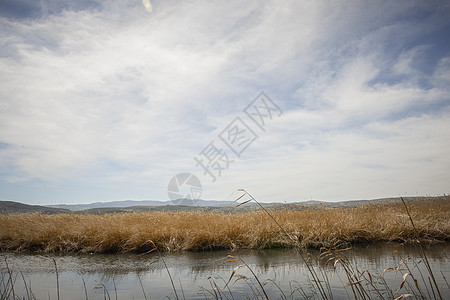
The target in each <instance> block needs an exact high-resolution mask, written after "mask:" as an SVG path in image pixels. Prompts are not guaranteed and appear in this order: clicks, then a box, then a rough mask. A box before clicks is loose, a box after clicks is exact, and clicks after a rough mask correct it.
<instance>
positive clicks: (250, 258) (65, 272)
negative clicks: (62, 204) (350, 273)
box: [0, 243, 450, 299]
mask: <svg viewBox="0 0 450 300" xmlns="http://www.w3.org/2000/svg"><path fill="white" fill-rule="evenodd" d="M396 250H398V253H396ZM449 250H450V244H449V243H447V244H438V245H433V246H429V247H425V251H426V254H427V257H428V260H429V263H430V265H431V267H432V270H433V272H434V274H435V277H436V280H437V283H438V286H439V287H440V289H441V292H442V293H443V297H444V299H450V290H449V289H448V287H447V284H446V283H445V280H444V277H443V275H444V276H445V277H446V278H447V281H449V279H450V251H449ZM230 253H231V252H230V251H213V252H181V253H165V254H162V255H161V257H162V258H163V259H164V262H165V263H166V265H167V269H168V270H169V272H170V274H171V276H172V279H173V282H174V284H175V287H176V291H177V294H178V297H179V298H180V299H183V298H186V299H205V297H206V298H207V299H214V297H213V296H212V295H213V294H214V288H217V287H218V288H219V289H221V290H223V294H222V296H223V299H227V297H228V298H229V299H231V298H232V297H231V294H232V296H233V297H234V299H241V298H244V297H245V296H248V297H249V298H251V299H253V298H256V297H257V296H260V294H262V291H261V289H259V288H258V283H257V282H256V281H255V280H254V277H253V275H252V273H251V272H250V271H249V270H248V268H246V267H241V268H239V269H238V270H237V271H236V274H239V275H242V276H241V277H237V276H236V277H234V278H233V279H232V280H231V281H230V283H229V285H228V288H229V289H228V288H225V289H224V286H225V281H227V280H228V279H229V278H230V275H231V274H232V272H233V269H235V267H236V266H238V265H240V264H242V262H238V261H234V262H229V263H225V264H222V262H223V261H224V260H223V258H224V257H226V256H227V255H228V254H230ZM236 253H237V254H238V255H239V256H240V257H241V258H242V259H243V261H245V263H246V264H247V265H248V266H249V267H250V268H251V269H252V270H253V271H254V272H255V274H256V276H257V277H258V278H259V280H260V281H261V282H263V281H264V280H266V279H270V280H272V281H270V282H268V283H267V284H266V285H265V290H266V292H267V294H268V295H269V297H270V298H271V299H281V298H283V293H284V295H285V296H286V298H287V299H303V296H302V293H301V291H300V290H299V289H298V287H299V286H301V287H302V288H303V290H304V292H305V294H306V295H307V296H308V297H314V295H315V294H314V292H313V291H312V289H311V284H312V282H311V278H312V277H311V275H310V273H309V272H308V269H307V267H306V266H305V264H304V263H303V262H302V259H301V256H300V254H298V253H297V252H296V251H295V250H292V249H270V250H259V251H257V250H239V251H237V252H236ZM308 253H309V254H306V252H305V253H303V257H311V258H312V260H313V261H315V258H316V257H317V256H318V255H319V252H318V251H316V250H308ZM345 253H346V256H347V257H348V258H349V259H350V263H351V264H352V265H353V266H354V267H356V268H357V269H358V270H360V271H364V270H368V271H370V273H371V274H372V276H374V277H376V276H375V275H377V274H380V273H382V272H383V270H385V269H386V268H395V267H397V266H398V265H399V262H400V261H401V260H402V259H403V263H404V264H401V265H400V269H399V270H397V271H396V270H387V271H386V272H385V273H384V279H385V280H386V282H387V284H388V285H389V286H390V287H391V289H392V291H393V292H396V291H397V289H398V288H399V286H400V284H401V283H402V279H403V278H402V274H405V273H406V272H409V271H408V270H407V269H406V266H408V267H409V268H410V271H411V272H412V273H413V274H414V276H415V277H416V279H418V281H419V283H422V279H421V278H420V276H421V273H422V275H423V276H424V277H425V279H426V281H428V278H427V277H428V272H427V271H426V267H425V265H424V263H423V262H422V261H421V258H420V254H419V248H418V247H415V246H405V245H400V244H382V245H367V246H361V245H360V246H357V247H353V248H352V249H350V250H348V251H346V252H345ZM3 254H4V256H5V257H3V258H2V263H1V264H0V265H1V273H2V278H1V279H2V280H3V282H2V283H1V286H0V289H3V290H4V289H5V287H4V280H5V278H7V275H8V274H7V269H6V264H5V258H6V260H7V262H8V265H9V268H10V269H11V270H12V271H13V278H14V279H15V281H14V282H15V283H14V288H15V293H16V296H19V297H20V298H22V297H25V298H27V293H26V292H25V289H24V278H25V281H26V284H27V285H28V287H31V291H32V292H33V294H34V295H35V296H36V298H37V299H49V298H50V299H57V288H56V283H57V280H56V272H55V265H54V262H53V259H55V261H56V264H57V268H58V276H59V286H60V288H59V292H60V296H61V299H86V293H87V297H88V299H105V296H106V299H108V298H110V299H116V297H117V299H145V298H147V299H167V298H168V297H169V298H171V299H175V298H176V296H175V292H174V290H173V288H172V285H171V281H170V279H169V276H168V272H167V269H166V268H165V266H164V262H163V261H162V260H161V259H159V260H156V259H157V257H158V255H155V254H154V253H150V254H147V255H141V256H138V255H135V254H72V255H55V254H20V253H10V252H8V253H3ZM405 263H406V265H405ZM314 265H316V266H317V264H316V263H314ZM337 268H338V269H337V271H336V272H333V268H332V267H331V266H330V265H329V266H327V267H326V268H325V270H326V274H327V275H328V278H329V282H330V287H331V290H332V291H333V296H334V298H335V299H346V298H348V297H349V296H348V295H347V293H350V294H351V287H347V288H344V286H345V285H346V283H348V279H347V277H346V275H345V273H344V272H343V271H342V267H340V266H339V265H338V267H337ZM323 269H324V268H323V267H318V268H317V271H318V272H320V270H323ZM22 274H23V277H22ZM243 276H245V277H243ZM408 277H409V276H408ZM238 278H240V279H239V280H237V281H236V279H238ZM245 278H248V279H245ZM83 280H84V283H85V286H86V288H85V287H84V284H83ZM373 280H374V282H375V281H377V280H376V278H373ZM140 282H142V287H141V283H140ZM411 282H412V281H411ZM274 283H276V285H275V284H274ZM215 285H217V287H216V286H215ZM406 287H407V284H405V286H404V288H403V289H402V290H400V291H399V294H404V293H407V290H406V289H405V288H406ZM280 289H281V291H280ZM423 289H424V290H425V287H423ZM430 291H431V290H430ZM144 292H145V295H146V296H144ZM216 292H217V291H216ZM292 292H294V293H293V294H292V295H291V293H292ZM380 292H381V293H383V292H384V291H383V290H381V291H380ZM230 293H231V294H230ZM426 293H427V292H426V291H424V294H425V295H426ZM430 293H431V292H430ZM108 294H109V297H108ZM385 295H386V298H390V297H389V296H388V294H385ZM396 295H398V294H396Z"/></svg>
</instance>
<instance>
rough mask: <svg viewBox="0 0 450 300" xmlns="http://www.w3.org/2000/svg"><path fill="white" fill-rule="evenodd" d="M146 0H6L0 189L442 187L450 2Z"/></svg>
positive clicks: (309, 192)
mask: <svg viewBox="0 0 450 300" xmlns="http://www.w3.org/2000/svg"><path fill="white" fill-rule="evenodd" d="M150 2H151V6H150V5H149V2H147V1H146V0H145V1H142V0H123V1H116V0H115V1H113V0H111V1H108V0H104V1H100V0H79V1H68V0H41V1H35V0H0V26H1V30H0V43H1V44H0V199H1V200H14V201H20V202H24V203H30V204H56V203H66V204H72V203H88V202H95V201H114V200H125V199H134V200H141V199H159V200H168V194H167V189H168V183H169V181H170V180H171V178H173V177H174V176H175V175H177V174H179V173H183V172H187V173H192V174H194V175H195V176H197V177H198V179H199V180H200V181H201V183H202V186H203V194H202V198H203V199H218V200H225V199H229V200H232V197H234V196H233V194H232V193H233V191H235V190H236V189H237V188H240V187H243V188H246V189H247V190H248V191H249V192H251V193H252V194H254V196H255V197H257V198H258V199H259V200H261V201H288V202H292V201H303V200H310V199H321V200H328V201H337V200H350V199H372V198H380V197H386V196H399V195H409V196H415V195H441V194H444V193H446V194H447V193H449V192H450V175H449V171H450V155H449V153H450V152H449V148H450V130H449V129H450V35H449V32H450V4H449V2H448V1H428V0H427V1H425V0H423V1H410V0H407V1H358V0H349V1H345V0H343V1H317V0H311V1H275V0H274V1H253V0H249V1H244V2H243V1H201V0H191V1H175V0H165V1H162V0H159V1H157V0H152V1H150ZM260 92H264V93H265V95H266V96H268V97H269V98H270V99H271V100H272V102H270V101H268V100H267V98H266V100H267V101H266V104H267V103H269V104H275V105H276V106H277V107H278V108H279V111H276V110H269V111H267V110H264V106H261V105H259V109H260V113H261V116H262V117H261V118H263V120H264V121H265V123H264V126H263V127H258V126H257V125H258V124H257V122H255V121H253V120H252V119H251V118H250V117H249V115H247V114H246V113H245V110H246V108H247V111H248V110H249V109H250V110H251V109H254V107H255V105H257V104H258V103H262V102H253V101H254V100H255V98H256V97H257V96H258V95H260ZM258 99H260V98H258ZM272 107H274V106H273V105H272ZM255 111H256V110H255ZM268 112H270V115H269V114H268ZM250 116H252V115H251V114H250ZM253 116H254V117H255V120H256V121H258V120H259V121H261V118H259V119H258V117H257V116H256V115H253ZM264 116H266V117H264ZM236 118H239V119H238V121H240V122H241V123H239V124H241V125H242V124H245V125H246V126H247V129H246V130H247V131H246V132H245V133H247V138H248V134H251V135H252V137H254V138H253V139H250V140H249V141H250V142H251V143H250V142H249V143H247V142H246V139H245V138H242V139H240V141H242V143H241V144H239V145H242V144H244V145H246V146H247V147H246V148H245V149H244V150H243V151H242V152H241V153H240V156H237V155H236V153H235V152H233V151H232V149H231V148H232V147H233V145H235V146H236V145H237V144H236V140H234V143H235V144H232V145H231V146H230V144H227V143H226V141H227V138H230V137H232V136H231V135H230V132H231V131H228V130H230V129H232V128H233V124H234V125H236V124H237V123H236V121H235V120H236ZM233 122H235V123H233ZM239 124H238V125H239ZM234 128H235V129H236V128H241V129H242V128H243V127H242V126H241V127H234ZM236 132H243V131H242V130H240V131H239V130H238V131H236ZM245 133H244V134H245ZM221 137H222V138H221ZM235 137H237V135H236V136H235ZM247 140H248V139H247ZM238 141H239V139H238ZM229 142H230V143H232V142H233V141H231V140H229ZM211 143H212V144H211ZM246 143H247V144H246ZM213 146H214V148H213ZM213 150H217V151H220V152H214V151H213ZM208 151H209V152H208ZM207 154H209V156H207ZM212 154H215V155H212ZM212 156H214V157H215V160H214V161H211V162H210V164H209V166H208V164H206V162H207V161H208V160H207V157H209V158H212ZM194 158H197V159H202V161H203V162H204V163H205V165H206V167H207V168H209V169H207V170H209V172H210V173H207V172H204V169H203V168H202V167H201V166H200V165H198V166H196V164H197V163H196V161H195V160H194ZM214 163H215V165H214ZM227 163H228V164H227ZM214 166H216V167H214ZM219 166H221V167H222V168H223V170H220V172H221V173H219V170H218V167H219ZM211 174H213V175H214V176H215V179H216V180H215V181H214V182H213V178H212V176H211Z"/></svg>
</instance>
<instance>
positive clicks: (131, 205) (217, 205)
mask: <svg viewBox="0 0 450 300" xmlns="http://www.w3.org/2000/svg"><path fill="white" fill-rule="evenodd" d="M416 198H423V197H404V199H405V200H411V199H416ZM427 198H439V197H427ZM399 200H400V198H399V197H397V198H382V199H374V200H352V201H341V202H326V201H317V200H310V201H303V202H295V203H286V202H284V203H281V202H272V203H261V205H263V206H265V207H273V208H275V209H278V208H280V209H283V208H293V209H301V206H319V205H322V206H327V207H345V206H355V205H358V204H365V203H369V202H370V203H376V202H386V201H399ZM238 205H239V203H238V202H235V201H218V200H194V201H193V200H190V199H179V200H175V201H158V200H141V201H137V200H124V201H112V202H95V203H90V204H58V205H48V206H40V205H28V204H23V203H20V202H15V201H0V213H26V212H42V213H45V214H57V213H122V212H132V211H179V210H185V211H187V210H195V209H198V208H199V207H200V208H202V209H204V210H207V211H222V212H230V211H233V210H234V208H236V206H238ZM239 208H240V209H241V210H244V211H251V210H255V209H257V207H256V203H254V202H248V203H246V204H245V205H241V206H240V207H239Z"/></svg>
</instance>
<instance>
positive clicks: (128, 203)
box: [47, 199, 237, 211]
mask: <svg viewBox="0 0 450 300" xmlns="http://www.w3.org/2000/svg"><path fill="white" fill-rule="evenodd" d="M167 205H180V206H201V207H223V206H233V205H237V204H236V202H234V201H218V200H201V199H199V200H192V199H178V200H173V201H158V200H124V201H112V202H95V203H90V204H57V205H47V207H52V208H62V209H68V210H72V211H79V210H86V209H93V208H106V207H117V208H124V207H134V206H167Z"/></svg>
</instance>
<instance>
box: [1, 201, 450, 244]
mask: <svg viewBox="0 0 450 300" xmlns="http://www.w3.org/2000/svg"><path fill="white" fill-rule="evenodd" d="M407 205H408V208H409V213H410V215H411V217H412V219H413V220H414V225H415V227H416V228H415V229H414V228H413V227H412V224H411V221H410V219H409V215H408V214H407V212H406V209H405V206H404V205H403V203H401V202H395V203H383V204H365V205H360V206H357V207H352V208H327V207H299V208H300V209H296V210H293V209H289V210H281V211H275V210H274V211H269V212H270V215H269V214H268V213H267V212H265V211H258V212H246V213H233V214H227V213H217V212H202V211H194V212H192V211H190V212H145V213H123V214H103V215H82V214H57V215H46V214H41V213H28V214H10V215H5V214H1V215H0V247H1V249H2V250H17V251H42V252H85V253H86V252H87V253H102V252H116V253H118V252H137V253H139V252H146V251H149V250H151V249H153V248H154V245H156V246H157V248H158V250H159V251H181V250H192V251H199V250H209V249H217V248H234V249H238V248H252V249H261V248H270V247H297V246H299V245H300V246H302V247H322V246H325V247H331V246H333V245H335V244H338V243H341V242H349V243H360V242H369V243H377V242H391V241H400V242H416V241H418V240H420V241H421V242H430V243H432V242H437V241H448V240H450V222H449V220H450V197H449V196H447V197H441V198H439V200H436V199H420V200H416V201H409V202H408V203H407ZM272 218H273V219H275V220H276V222H275V221H274V220H273V219H272ZM277 222H278V224H276V223H277ZM279 225H280V226H281V227H280V226H279Z"/></svg>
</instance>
